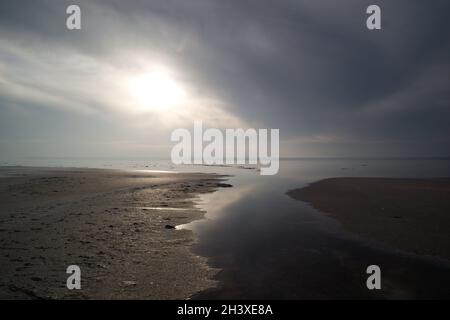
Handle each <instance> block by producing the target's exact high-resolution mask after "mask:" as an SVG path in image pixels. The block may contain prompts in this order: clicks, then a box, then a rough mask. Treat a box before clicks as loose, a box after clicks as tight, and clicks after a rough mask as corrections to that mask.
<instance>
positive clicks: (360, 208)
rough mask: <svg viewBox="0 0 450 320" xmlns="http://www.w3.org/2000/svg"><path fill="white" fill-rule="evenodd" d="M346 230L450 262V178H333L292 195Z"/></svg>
mask: <svg viewBox="0 0 450 320" xmlns="http://www.w3.org/2000/svg"><path fill="white" fill-rule="evenodd" d="M288 195H290V196H291V197H293V198H295V199H297V200H301V201H305V202H308V203H310V204H311V205H312V206H314V207H315V208H317V209H318V210H320V211H322V212H326V213H329V214H330V215H331V216H332V217H334V218H336V219H337V220H339V221H340V222H341V223H342V224H343V226H344V227H345V228H347V229H348V230H350V231H352V232H354V233H356V234H359V235H362V236H364V237H367V238H369V239H374V240H378V241H381V242H384V243H385V244H388V245H390V246H393V247H395V248H398V249H401V250H404V251H408V252H412V253H417V254H421V255H433V256H439V257H442V258H445V259H450V179H449V178H442V179H391V178H332V179H325V180H321V181H319V182H315V183H313V184H311V185H309V186H307V187H305V188H302V189H296V190H292V191H289V192H288Z"/></svg>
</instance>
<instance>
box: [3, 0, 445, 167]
mask: <svg viewBox="0 0 450 320" xmlns="http://www.w3.org/2000/svg"><path fill="white" fill-rule="evenodd" d="M71 4H77V5H79V6H80V8H81V23H82V24H81V26H82V28H81V30H68V29H67V28H66V19H67V17H68V15H67V14H66V8H67V7H68V6H69V5H71ZM371 4H377V5H379V6H380V8H381V21H382V29H381V30H368V29H367V28H366V19H367V17H368V15H367V14H366V8H367V7H368V6H369V5H371ZM449 12H450V2H448V1H447V0H434V1H422V0H397V1H384V0H370V1H366V0H342V1H335V0H321V1H305V0H279V1H265V0H254V1H246V0H227V1H218V0H154V1H143V0H129V1H122V0H104V1H100V0H90V1H76V0H72V1H65V0H62V1H57V0H47V1H44V0H17V1H13V0H10V1H7V0H1V1H0V160H3V161H5V160H8V159H16V158H21V157H107V158H122V157H123V158H133V157H140V158H141V157H144V158H168V157H169V156H170V150H171V147H172V146H173V143H172V142H170V133H171V132H172V131H173V130H174V129H177V128H188V129H190V128H192V127H193V122H194V121H195V120H202V121H203V122H204V124H205V126H208V127H217V128H256V129H258V128H269V129H270V128H276V129H280V152H281V156H282V157H427V156H449V155H450V152H449V150H450V125H449V123H450V121H449V120H450V28H449V27H448V17H447V16H448V13H449ZM149 87H151V88H149Z"/></svg>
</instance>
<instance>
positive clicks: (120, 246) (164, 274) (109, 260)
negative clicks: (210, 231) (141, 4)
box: [0, 167, 229, 299]
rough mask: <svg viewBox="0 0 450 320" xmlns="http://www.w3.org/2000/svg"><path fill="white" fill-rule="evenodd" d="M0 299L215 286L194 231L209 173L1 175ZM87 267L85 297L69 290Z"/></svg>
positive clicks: (120, 295) (128, 294)
mask: <svg viewBox="0 0 450 320" xmlns="http://www.w3.org/2000/svg"><path fill="white" fill-rule="evenodd" d="M0 173H1V174H0V274H1V276H0V299H14V298H15V299H54V298H61V299H65V298H77V299H109V298H112V299H134V298H136V299H186V298H189V297H190V296H191V295H193V294H194V293H196V292H198V291H201V290H204V289H207V288H210V287H212V286H214V285H215V282H214V281H213V280H210V279H212V277H213V276H214V274H215V273H216V270H214V269H211V268H209V267H208V266H207V265H206V261H205V258H201V257H199V256H196V255H194V254H193V253H192V252H191V250H190V247H191V245H192V244H193V242H194V241H195V239H194V236H193V233H192V232H191V231H189V230H176V229H173V227H174V226H176V225H179V224H184V223H188V222H190V221H193V220H195V219H200V218H202V217H203V214H204V212H201V210H200V209H198V208H196V207H195V206H194V204H195V197H196V196H197V195H199V194H201V193H207V192H213V191H215V190H216V189H217V188H220V187H226V186H229V185H226V184H224V183H223V177H220V176H217V175H208V174H200V173H198V174H196V173H192V174H185V173H164V172H159V173H158V172H125V171H117V170H99V169H42V168H41V169H40V168H17V167H16V168H13V167H3V168H0ZM69 265H78V266H80V268H81V273H82V274H81V276H82V277H81V279H82V280H81V283H82V290H68V289H67V288H66V279H67V277H68V276H69V275H68V274H66V268H67V267H68V266H69Z"/></svg>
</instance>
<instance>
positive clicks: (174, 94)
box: [129, 70, 186, 111]
mask: <svg viewBox="0 0 450 320" xmlns="http://www.w3.org/2000/svg"><path fill="white" fill-rule="evenodd" d="M129 86H130V92H131V95H132V96H133V98H134V99H136V101H137V103H138V107H139V108H140V109H142V110H150V111H163V110H168V109H172V108H174V107H177V106H179V105H180V104H181V102H182V101H183V100H184V99H185V95H186V94H185V91H184V90H183V88H182V87H181V86H180V85H179V84H178V83H177V82H176V81H175V80H174V78H173V77H171V75H170V74H169V73H168V72H164V71H161V70H157V71H154V72H150V73H146V74H142V75H140V76H136V77H133V78H132V79H131V80H130V84H129Z"/></svg>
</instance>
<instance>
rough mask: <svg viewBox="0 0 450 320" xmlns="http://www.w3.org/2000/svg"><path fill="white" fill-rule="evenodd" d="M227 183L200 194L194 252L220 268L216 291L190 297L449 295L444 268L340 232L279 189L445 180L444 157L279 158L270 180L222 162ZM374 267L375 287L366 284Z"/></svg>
mask: <svg viewBox="0 0 450 320" xmlns="http://www.w3.org/2000/svg"><path fill="white" fill-rule="evenodd" d="M221 171H222V172H223V173H231V174H233V173H234V174H235V176H234V177H231V178H230V183H231V184H233V185H234V187H233V188H228V189H221V190H219V191H218V192H215V193H212V194H207V195H204V196H202V197H201V199H200V207H202V208H203V209H205V210H206V211H207V215H206V219H204V220H199V221H195V222H192V223H190V224H187V225H183V226H180V227H181V228H188V229H192V230H193V231H194V232H195V233H196V235H197V237H198V244H197V245H196V246H195V248H194V251H195V252H196V253H197V254H200V255H203V256H206V257H208V258H209V259H210V260H209V261H210V264H211V265H212V266H214V267H218V268H220V269H222V271H221V272H220V273H219V274H218V276H217V279H218V280H219V287H218V288H217V289H212V290H208V291H206V292H202V293H200V294H198V295H197V296H196V297H194V298H244V299H247V298H255V299H261V298H263V299H264V298H272V299H294V298H302V299H310V298H344V299H345V298H369V299H370V298H390V299H391V298H447V299H448V298H450V264H449V263H448V262H446V261H442V260H438V259H433V258H424V257H418V256H414V255H411V254H405V253H402V252H399V251H395V250H392V249H390V248H387V247H384V246H381V245H379V244H377V243H373V242H368V241H366V240H363V239H359V238H357V237H356V236H352V235H349V234H348V233H346V232H345V231H344V230H342V228H341V227H340V225H339V224H338V223H337V222H336V221H334V220H333V219H331V218H328V217H326V216H325V215H323V214H322V213H320V212H318V211H316V210H315V209H313V208H312V207H310V206H309V205H307V204H305V203H302V202H300V201H296V200H293V199H291V198H290V197H288V196H287V195H286V194H285V193H286V191H287V190H289V189H293V188H298V187H302V186H304V185H306V184H308V183H310V182H312V181H316V180H319V179H322V178H327V177H338V176H360V177H361V176H367V177H368V176H379V177H442V176H447V177H450V161H448V160H320V159H316V160H313V159H311V160H286V161H282V162H281V166H280V173H279V174H278V175H276V176H270V177H267V176H260V175H259V174H258V173H257V172H254V171H251V170H242V169H241V170H237V169H228V168H222V169H221ZM372 264H376V265H379V266H380V268H381V272H382V290H381V291H378V292H376V291H369V290H368V289H367V288H366V285H365V284H366V279H367V275H366V273H365V271H366V268H367V266H369V265H372Z"/></svg>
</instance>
